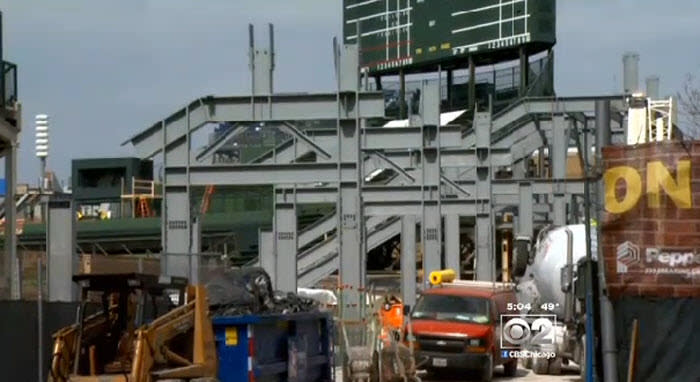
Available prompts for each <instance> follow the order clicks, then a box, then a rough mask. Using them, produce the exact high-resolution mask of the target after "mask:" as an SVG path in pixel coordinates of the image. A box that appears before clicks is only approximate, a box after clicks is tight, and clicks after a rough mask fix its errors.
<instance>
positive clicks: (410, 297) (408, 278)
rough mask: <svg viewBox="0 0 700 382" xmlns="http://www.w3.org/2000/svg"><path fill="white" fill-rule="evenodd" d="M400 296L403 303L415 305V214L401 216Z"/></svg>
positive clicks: (410, 305)
mask: <svg viewBox="0 0 700 382" xmlns="http://www.w3.org/2000/svg"><path fill="white" fill-rule="evenodd" d="M401 296H402V298H403V303H404V304H405V305H408V306H409V307H413V306H415V305H416V216H415V215H406V216H403V217H401Z"/></svg>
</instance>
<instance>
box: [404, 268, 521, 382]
mask: <svg viewBox="0 0 700 382" xmlns="http://www.w3.org/2000/svg"><path fill="white" fill-rule="evenodd" d="M504 285H506V284H502V283H486V282H467V281H461V282H455V283H446V284H443V285H441V286H437V287H433V288H431V289H428V290H426V291H425V292H423V293H422V295H421V296H420V298H419V299H418V301H417V302H416V306H415V307H414V308H413V309H412V311H411V324H410V325H411V333H408V334H410V335H409V339H411V338H410V337H411V336H412V337H413V338H412V339H413V341H414V349H415V351H416V353H415V355H416V360H417V361H422V362H423V363H424V365H425V367H426V368H427V369H428V372H429V373H430V374H444V375H445V376H449V377H460V376H467V375H470V374H471V373H477V374H478V376H479V377H480V380H482V381H491V379H492V378H493V369H494V367H495V366H498V365H503V367H504V369H505V374H506V376H514V375H515V373H516V370H517V367H518V361H517V359H509V358H503V357H502V352H501V348H500V346H501V341H500V336H501V331H500V315H501V314H506V313H508V312H507V311H506V307H507V304H508V303H513V304H516V303H517V299H516V297H515V291H514V289H513V288H511V287H505V286H504Z"/></svg>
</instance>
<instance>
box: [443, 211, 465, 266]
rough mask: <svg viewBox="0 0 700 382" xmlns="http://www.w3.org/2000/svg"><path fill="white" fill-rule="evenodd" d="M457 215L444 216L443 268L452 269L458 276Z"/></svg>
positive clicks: (458, 243)
mask: <svg viewBox="0 0 700 382" xmlns="http://www.w3.org/2000/svg"><path fill="white" fill-rule="evenodd" d="M459 245H460V242H459V215H455V214H448V215H446V216H445V268H447V269H454V270H455V272H457V274H459V272H460V269H461V266H460V265H461V264H460V253H459Z"/></svg>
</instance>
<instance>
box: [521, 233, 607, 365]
mask: <svg viewBox="0 0 700 382" xmlns="http://www.w3.org/2000/svg"><path fill="white" fill-rule="evenodd" d="M596 252H597V241H596V234H595V231H594V232H593V234H592V235H591V253H592V255H593V256H592V257H593V263H592V264H590V266H592V267H595V257H596ZM523 253H527V251H523V252H521V253H520V254H519V255H522V254H523ZM521 262H522V263H526V264H527V266H526V267H525V269H524V270H522V269H521V271H520V272H518V273H516V274H515V275H514V276H516V278H517V280H518V281H517V284H518V293H517V296H518V303H519V305H520V306H522V307H523V310H522V313H527V314H529V315H546V316H548V317H551V318H556V319H555V320H552V319H550V321H551V322H552V332H553V336H552V339H553V341H552V342H553V343H548V344H533V343H525V344H523V346H524V349H526V350H530V351H539V352H550V353H554V354H555V355H556V356H555V357H554V358H549V359H546V358H534V359H533V358H528V359H526V360H525V362H524V365H525V367H526V368H532V369H533V371H534V372H535V373H536V374H560V373H561V369H562V365H567V364H568V363H569V361H573V362H575V363H576V364H578V365H579V366H581V365H583V363H584V360H585V312H586V306H585V303H584V301H585V283H584V279H585V277H584V276H585V274H586V272H585V269H586V267H587V266H589V265H588V262H587V258H586V228H585V226H584V225H583V224H579V225H569V226H564V227H548V228H545V229H543V230H542V231H540V233H539V235H538V238H537V241H536V243H535V246H534V249H533V251H532V253H529V254H528V255H527V257H526V259H525V260H521ZM596 273H597V271H596V270H595V268H594V270H593V274H596ZM552 316H553V317H552ZM581 369H583V368H582V367H581Z"/></svg>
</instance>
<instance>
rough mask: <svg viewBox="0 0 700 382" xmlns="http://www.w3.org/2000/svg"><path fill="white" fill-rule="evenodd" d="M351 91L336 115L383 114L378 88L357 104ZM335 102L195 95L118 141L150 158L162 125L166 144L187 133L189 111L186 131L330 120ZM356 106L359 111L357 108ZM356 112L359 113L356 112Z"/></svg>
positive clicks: (333, 97)
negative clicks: (219, 124) (224, 124)
mask: <svg viewBox="0 0 700 382" xmlns="http://www.w3.org/2000/svg"><path fill="white" fill-rule="evenodd" d="M354 105H355V100H354V96H353V95H352V94H345V95H344V97H343V98H341V103H340V118H342V119H355V118H356V117H359V118H382V117H384V95H383V94H382V93H381V92H371V93H369V92H368V93H359V108H355V107H354ZM338 108H339V105H338V102H337V94H336V93H325V94H303V93H301V94H274V95H270V96H253V97H251V96H242V97H214V96H206V97H202V98H199V99H196V100H194V101H192V102H191V103H189V104H188V105H187V106H186V107H184V108H182V109H180V110H178V111H177V112H175V113H173V114H172V115H170V116H168V117H166V118H165V119H164V120H163V121H162V123H161V122H157V123H155V124H154V125H153V126H151V127H150V128H148V129H146V130H144V131H142V132H140V133H138V134H136V135H134V136H133V137H131V138H129V139H128V140H127V141H125V142H123V143H122V145H125V144H128V143H131V144H133V145H134V148H135V149H136V152H137V153H138V155H139V157H141V158H151V157H153V156H154V155H156V154H158V153H159V152H160V151H161V149H162V141H161V136H162V131H161V130H162V129H163V128H165V129H166V136H167V140H166V144H167V145H168V146H170V145H171V144H172V143H174V142H176V141H178V140H180V139H182V138H183V137H184V136H185V134H186V133H187V131H188V130H187V124H186V121H185V117H186V114H187V110H188V109H189V113H190V115H191V125H190V130H189V131H190V132H194V131H196V130H197V129H199V128H201V127H202V126H204V125H205V124H206V123H209V122H241V123H246V122H282V121H300V120H304V121H308V120H329V119H331V120H334V119H337V118H338V114H339V110H338ZM358 110H359V111H358ZM358 112H359V114H358Z"/></svg>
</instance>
